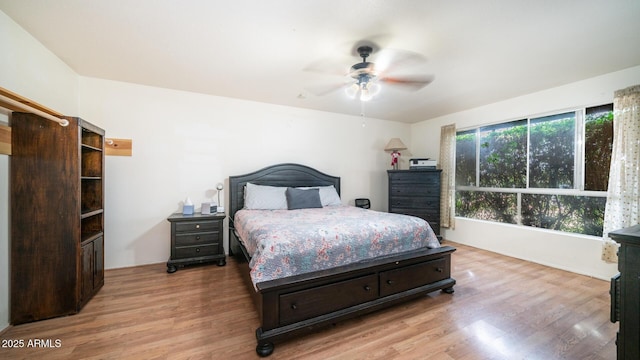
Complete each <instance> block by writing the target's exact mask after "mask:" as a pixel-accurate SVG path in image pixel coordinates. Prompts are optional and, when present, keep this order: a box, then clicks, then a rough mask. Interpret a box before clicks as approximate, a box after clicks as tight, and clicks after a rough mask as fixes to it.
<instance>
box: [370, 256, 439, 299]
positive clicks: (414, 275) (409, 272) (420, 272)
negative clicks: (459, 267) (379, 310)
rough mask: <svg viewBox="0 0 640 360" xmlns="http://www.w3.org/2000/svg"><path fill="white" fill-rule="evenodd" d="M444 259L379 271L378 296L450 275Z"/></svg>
mask: <svg viewBox="0 0 640 360" xmlns="http://www.w3.org/2000/svg"><path fill="white" fill-rule="evenodd" d="M450 275H451V274H450V271H449V266H447V261H446V259H444V258H442V259H436V260H430V261H426V262H423V263H419V264H414V265H409V266H405V267H403V268H400V269H394V270H389V271H384V272H381V273H380V296H388V295H392V294H395V293H399V292H402V291H405V290H409V289H413V288H416V287H419V286H423V285H427V284H430V283H433V282H436V281H439V280H444V279H447V278H449V277H450Z"/></svg>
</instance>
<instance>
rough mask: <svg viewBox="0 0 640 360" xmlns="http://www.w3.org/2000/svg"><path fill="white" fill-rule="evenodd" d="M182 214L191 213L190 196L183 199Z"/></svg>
mask: <svg viewBox="0 0 640 360" xmlns="http://www.w3.org/2000/svg"><path fill="white" fill-rule="evenodd" d="M182 214H183V215H193V203H192V202H191V198H187V199H186V200H185V201H184V205H182Z"/></svg>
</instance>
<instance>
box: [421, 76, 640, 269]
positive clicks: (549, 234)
mask: <svg viewBox="0 0 640 360" xmlns="http://www.w3.org/2000/svg"><path fill="white" fill-rule="evenodd" d="M636 84H640V66H638V67H634V68H630V69H626V70H623V71H618V72H615V73H610V74H606V75H603V76H599V77H596V78H592V79H588V80H584V81H579V82H576V83H572V84H569V85H565V86H560V87H556V88H553V89H548V90H545V91H541V92H537V93H534V94H530V95H526V96H521V97H517V98H513V99H510V100H506V101H501V102H498V103H494V104H490V105H487V106H483V107H479V108H475V109H471V110H467V111H463V112H459V113H455V114H450V115H446V116H442V117H438V118H435V119H431V120H427V121H423V122H420V123H417V124H413V125H412V128H411V143H412V146H413V149H414V151H417V152H419V153H421V154H425V155H429V156H432V157H436V158H437V157H438V154H439V150H438V149H439V146H440V127H441V126H443V125H447V124H453V123H455V124H456V127H457V128H458V129H463V128H468V127H473V126H477V125H480V124H488V123H495V122H499V121H504V120H511V119H519V118H522V117H526V116H529V115H536V114H540V113H546V112H550V111H559V110H564V109H567V108H574V107H581V106H590V105H601V104H606V103H611V102H613V93H614V91H616V90H619V89H623V88H625V87H627V86H631V85H636ZM443 236H444V237H445V238H446V239H448V240H451V241H455V242H459V243H463V244H467V245H471V246H475V247H479V248H483V249H487V250H490V251H494V252H498V253H501V254H505V255H509V256H513V257H517V258H521V259H525V260H529V261H533V262H537V263H541V264H545V265H549V266H553V267H557V268H560V269H565V270H569V271H572V272H576V273H581V274H586V275H590V276H593V277H597V278H601V279H609V278H610V277H611V276H612V275H613V274H615V273H616V272H617V267H616V265H615V264H606V263H604V262H603V261H601V260H600V249H601V246H602V241H601V239H599V238H595V237H590V236H581V235H571V234H565V233H560V232H554V231H548V230H541V229H533V228H530V227H524V226H515V225H506V224H497V223H492V222H486V221H478V220H470V219H463V218H456V227H455V230H446V229H445V230H444V231H443Z"/></svg>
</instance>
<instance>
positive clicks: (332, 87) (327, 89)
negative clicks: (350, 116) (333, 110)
mask: <svg viewBox="0 0 640 360" xmlns="http://www.w3.org/2000/svg"><path fill="white" fill-rule="evenodd" d="M350 85H351V84H350V83H341V84H327V85H312V86H307V87H305V90H307V91H308V92H310V93H312V94H313V95H316V96H324V95H327V94H330V93H332V92H335V91H338V90H340V89H343V88H346V87H347V86H350Z"/></svg>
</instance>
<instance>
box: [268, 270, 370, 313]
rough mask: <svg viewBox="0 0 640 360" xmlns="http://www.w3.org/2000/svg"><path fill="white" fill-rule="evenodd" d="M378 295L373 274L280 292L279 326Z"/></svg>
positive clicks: (345, 306)
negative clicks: (309, 287) (316, 286)
mask: <svg viewBox="0 0 640 360" xmlns="http://www.w3.org/2000/svg"><path fill="white" fill-rule="evenodd" d="M377 297H378V276H377V275H375V274H372V275H366V276H362V277H358V278H355V279H350V280H345V281H340V282H337V283H333V284H328V285H325V286H321V287H319V288H313V289H308V290H301V291H296V292H293V293H289V294H284V295H280V299H279V307H280V325H286V324H291V323H294V322H296V321H300V320H304V319H309V318H312V317H315V316H318V315H322V314H326V313H328V312H331V311H335V310H340V309H344V308H347V307H349V306H353V305H357V304H361V303H364V302H367V301H370V300H374V299H376V298H377Z"/></svg>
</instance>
